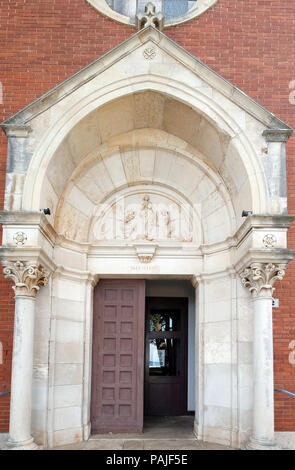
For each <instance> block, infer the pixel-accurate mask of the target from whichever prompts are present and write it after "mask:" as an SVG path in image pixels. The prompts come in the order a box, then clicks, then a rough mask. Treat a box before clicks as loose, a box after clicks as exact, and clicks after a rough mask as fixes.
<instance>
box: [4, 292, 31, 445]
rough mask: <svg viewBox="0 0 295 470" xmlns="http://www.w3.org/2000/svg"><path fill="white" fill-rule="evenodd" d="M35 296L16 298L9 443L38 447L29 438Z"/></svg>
mask: <svg viewBox="0 0 295 470" xmlns="http://www.w3.org/2000/svg"><path fill="white" fill-rule="evenodd" d="M34 317H35V298H34V297H30V296H16V297H15V320H14V340H13V358H12V382H11V405H10V429H9V440H8V446H9V447H13V448H17V447H22V448H24V447H28V448H30V449H31V448H34V447H37V446H36V444H34V443H33V438H32V437H31V403H32V375H33V347H34V340H33V337H34Z"/></svg>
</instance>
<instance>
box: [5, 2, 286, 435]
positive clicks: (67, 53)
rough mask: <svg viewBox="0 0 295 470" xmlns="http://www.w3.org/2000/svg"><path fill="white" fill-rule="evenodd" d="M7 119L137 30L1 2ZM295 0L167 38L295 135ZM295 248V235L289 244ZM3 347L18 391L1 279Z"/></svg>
mask: <svg viewBox="0 0 295 470" xmlns="http://www.w3.org/2000/svg"><path fill="white" fill-rule="evenodd" d="M0 23H1V24H0V45H1V48H0V81H1V82H2V84H3V88H4V104H3V105H0V114H1V116H0V119H1V120H2V119H4V118H6V117H8V116H10V115H11V114H12V113H14V112H16V111H18V110H19V109H21V108H22V107H23V106H25V105H27V104H29V103H30V102H32V101H33V100H34V99H36V98H37V97H39V96H40V95H41V94H43V93H45V92H46V91H48V90H50V89H51V88H53V87H54V86H55V85H56V84H57V83H59V82H61V81H62V80H64V79H65V78H67V77H69V76H71V75H72V74H73V73H75V72H77V71H79V70H80V69H81V68H82V67H84V66H86V65H87V64H89V63H90V62H91V61H93V60H94V59H96V58H97V57H99V56H101V55H102V54H103V53H105V52H107V51H108V50H109V49H111V48H112V47H114V46H115V45H117V44H118V43H120V42H121V41H123V40H124V39H125V38H127V37H128V36H129V35H130V34H133V33H134V29H132V28H130V27H127V26H123V25H120V24H117V23H115V22H113V21H112V20H110V19H107V18H104V17H103V16H101V15H100V14H99V13H97V12H96V11H95V10H94V9H93V8H92V7H91V6H90V5H89V4H88V3H87V2H86V0H55V1H54V2H53V1H52V0H39V1H36V0H17V1H14V0H0ZM294 31H295V2H290V0H247V1H245V0H219V2H218V3H217V4H216V5H215V6H214V7H213V8H212V9H210V10H209V11H208V12H206V13H205V14H204V15H202V16H201V17H200V18H199V19H195V20H192V21H190V22H188V23H186V24H184V25H180V26H177V27H174V28H170V29H167V30H165V33H166V34H167V35H168V36H170V37H171V38H172V39H174V40H175V41H176V42H178V43H179V44H180V45H181V46H183V47H184V48H185V49H187V50H188V51H190V52H191V53H192V54H194V55H195V56H197V57H199V58H200V59H201V60H203V61H204V62H205V63H206V64H208V65H209V66H210V67H212V68H213V69H214V70H216V71H217V72H219V73H220V74H221V75H223V76H224V77H225V78H227V79H229V80H230V81H231V82H232V83H233V84H235V85H237V86H238V87H240V88H241V89H242V90H243V91H245V92H246V93H247V94H249V95H250V96H251V97H252V98H254V99H255V100H257V101H258V102H259V103H261V104H262V105H264V106H266V107H267V108H268V109H269V110H270V111H272V112H273V113H275V114H276V115H277V116H279V117H280V118H282V119H283V120H285V121H286V122H287V123H288V124H289V125H291V126H293V127H295V105H293V106H292V105H291V104H290V103H289V99H288V95H289V92H290V90H289V87H288V85H289V82H290V81H291V80H295V65H294V57H295V36H294ZM0 146H1V147H0V206H1V207H2V204H3V188H4V176H5V158H6V138H5V136H4V134H2V135H1V140H0ZM288 195H289V212H290V213H292V212H294V213H295V137H292V138H291V140H290V142H289V144H288ZM289 241H290V246H292V247H295V230H293V231H291V233H290V236H289ZM294 287H295V263H292V264H291V265H290V267H289V268H288V272H287V276H286V279H285V281H284V283H283V284H282V287H281V288H280V287H279V286H278V287H277V291H276V295H277V296H279V297H280V309H279V310H275V313H274V344H275V346H274V348H275V381H276V386H278V387H280V388H287V389H288V390H290V391H292V392H294V393H295V367H294V366H291V365H290V364H289V361H288V356H289V352H290V351H289V350H288V345H289V343H290V341H291V340H293V339H295V307H293V303H292V302H294V301H295V288H294ZM0 295H1V297H0V341H3V343H4V350H5V357H6V359H5V364H4V367H2V366H1V369H0V370H1V372H0V391H2V390H5V389H9V388H10V377H9V375H10V365H9V364H10V359H11V341H10V339H11V335H12V321H13V301H12V291H11V289H10V288H9V287H8V285H7V283H6V282H5V281H3V279H2V278H1V279H0ZM276 397H277V400H276V428H277V429H278V430H286V431H288V430H293V431H295V400H294V399H291V398H290V399H289V398H284V396H283V395H279V394H276ZM7 423H8V402H7V401H6V400H4V399H3V398H0V432H1V431H6V430H7Z"/></svg>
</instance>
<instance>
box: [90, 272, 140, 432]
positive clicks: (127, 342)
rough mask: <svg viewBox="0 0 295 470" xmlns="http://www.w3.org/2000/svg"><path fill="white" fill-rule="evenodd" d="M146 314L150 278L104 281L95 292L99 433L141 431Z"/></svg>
mask: <svg viewBox="0 0 295 470" xmlns="http://www.w3.org/2000/svg"><path fill="white" fill-rule="evenodd" d="M144 317H145V281H142V280H101V281H100V283H99V284H98V286H97V288H96V289H95V292H94V318H93V332H94V334H93V353H92V357H93V360H92V400H91V424H92V433H94V434H103V433H108V432H113V433H120V432H142V429H143V384H144Z"/></svg>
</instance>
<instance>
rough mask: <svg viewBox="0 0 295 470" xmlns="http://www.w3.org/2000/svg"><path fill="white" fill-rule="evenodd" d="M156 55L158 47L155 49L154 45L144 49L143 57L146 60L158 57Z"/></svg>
mask: <svg viewBox="0 0 295 470" xmlns="http://www.w3.org/2000/svg"><path fill="white" fill-rule="evenodd" d="M156 55H157V52H156V49H154V48H153V47H147V48H146V49H145V50H144V51H143V57H144V58H145V59H146V60H153V59H154V58H155V57H156Z"/></svg>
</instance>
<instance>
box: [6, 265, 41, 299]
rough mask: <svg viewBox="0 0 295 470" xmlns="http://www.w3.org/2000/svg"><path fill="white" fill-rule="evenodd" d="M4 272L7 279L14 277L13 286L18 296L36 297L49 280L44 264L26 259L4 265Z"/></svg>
mask: <svg viewBox="0 0 295 470" xmlns="http://www.w3.org/2000/svg"><path fill="white" fill-rule="evenodd" d="M3 274H4V276H5V278H6V279H12V280H13V281H14V283H15V285H14V286H13V287H12V288H13V289H14V291H15V295H16V296H20V295H21V296H27V297H36V294H37V292H38V290H39V288H40V287H41V286H45V285H46V284H47V282H48V276H49V274H48V272H47V271H45V269H44V268H43V266H41V265H35V264H31V263H30V262H26V261H15V262H11V263H7V265H4V269H3Z"/></svg>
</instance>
